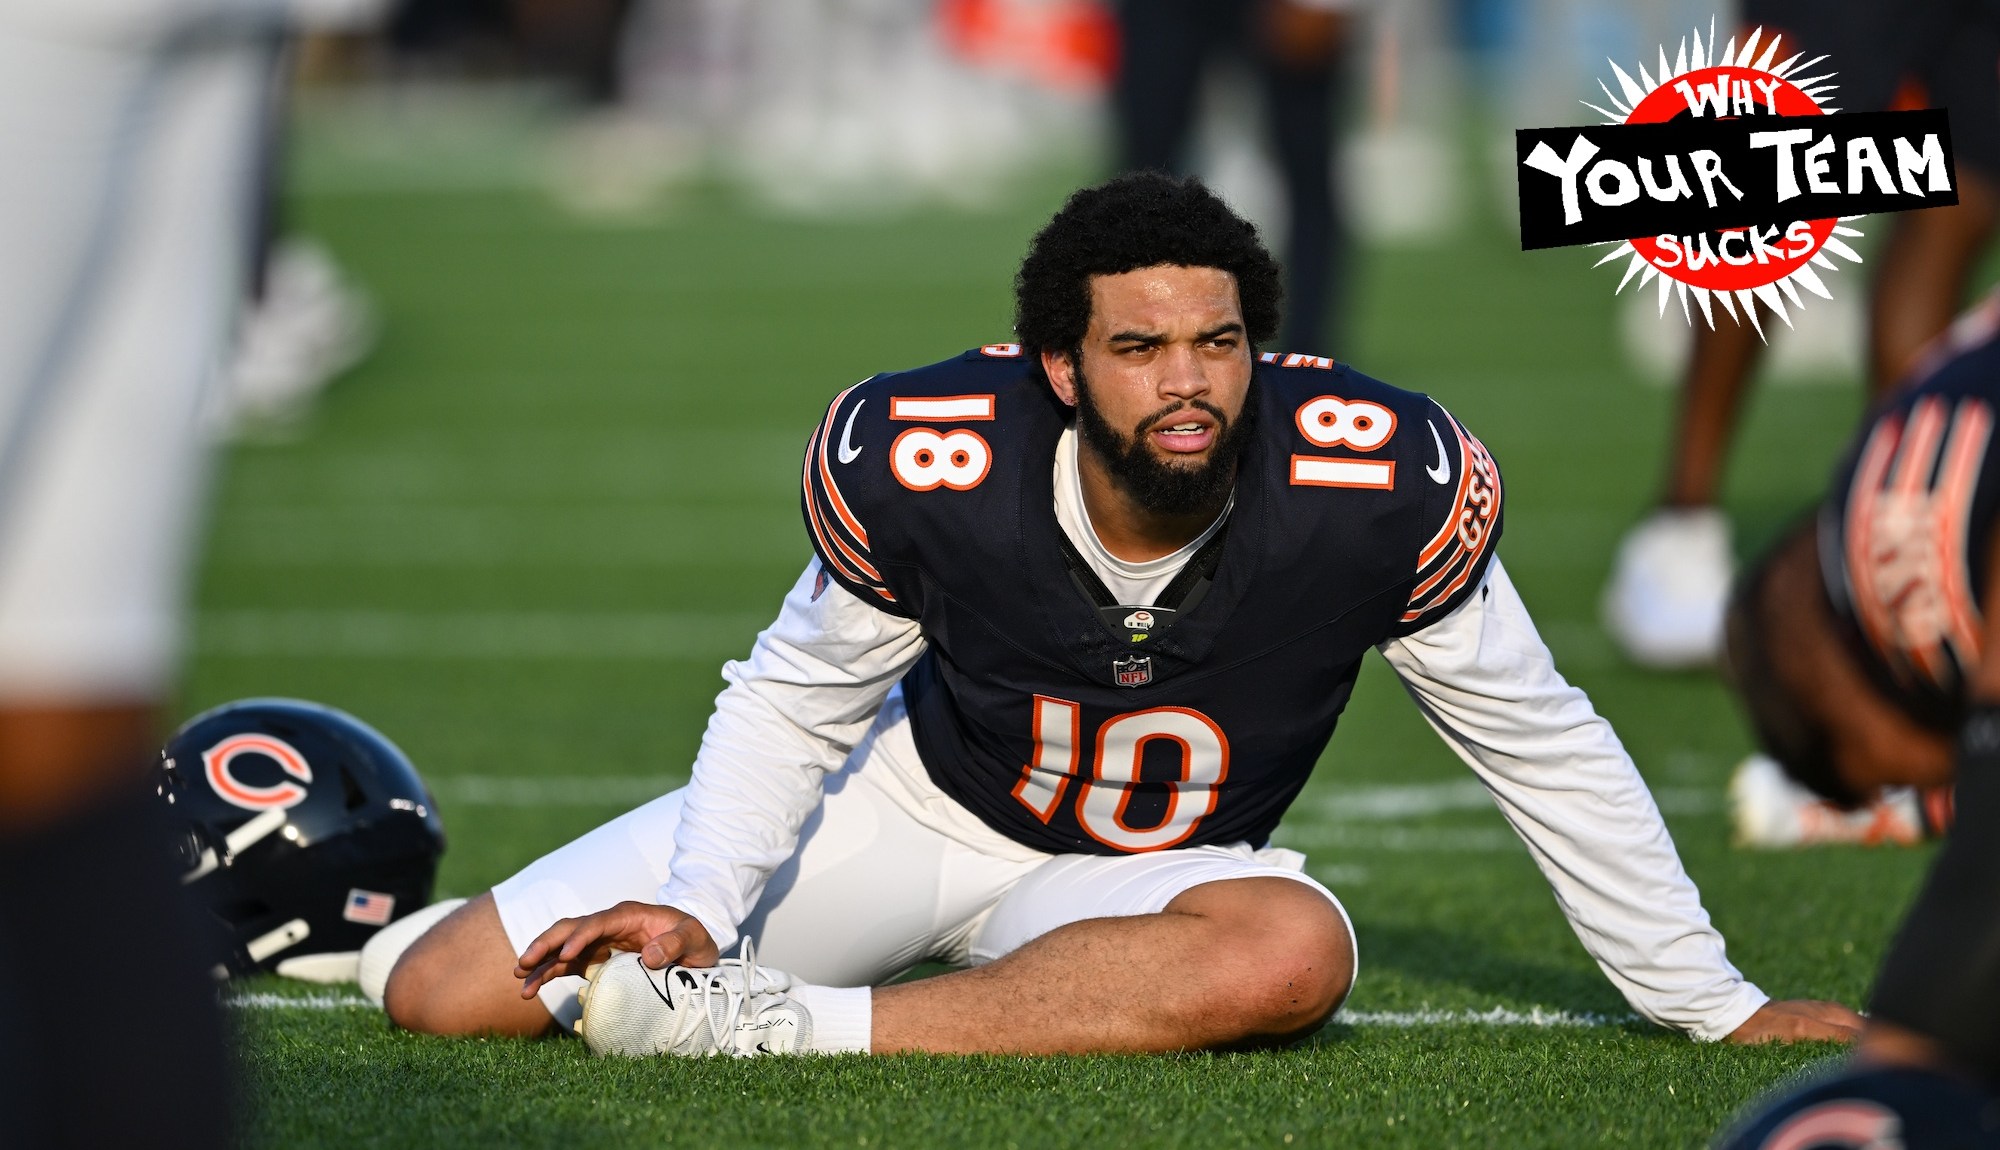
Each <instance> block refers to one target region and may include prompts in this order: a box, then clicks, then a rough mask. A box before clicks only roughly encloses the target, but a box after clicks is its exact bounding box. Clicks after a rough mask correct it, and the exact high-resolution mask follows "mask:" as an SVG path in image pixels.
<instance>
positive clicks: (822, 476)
mask: <svg viewBox="0 0 2000 1150" xmlns="http://www.w3.org/2000/svg"><path fill="white" fill-rule="evenodd" d="M860 386H861V385H860V384H858V383H857V384H855V385H854V386H853V387H850V388H848V389H847V390H846V391H843V392H841V393H840V394H839V395H837V396H835V397H834V399H833V402H832V403H831V404H828V405H827V409H826V418H825V419H823V420H821V421H820V424H819V426H818V427H817V428H815V429H814V430H813V433H812V438H810V439H808V440H807V441H806V457H805V465H804V476H803V484H802V486H803V496H802V498H803V499H804V503H805V516H806V525H807V527H808V528H809V529H810V532H811V534H812V544H813V550H814V551H816V552H818V554H819V557H820V561H821V562H822V563H824V564H825V565H826V568H827V571H828V572H829V573H830V574H832V575H834V576H836V577H837V578H839V580H840V581H841V582H842V583H843V584H845V585H847V586H848V587H849V588H850V589H852V590H854V591H855V593H856V594H858V595H861V596H863V597H864V598H869V597H871V596H872V597H873V598H876V599H879V600H881V601H882V602H884V603H894V602H895V601H896V597H895V596H894V595H893V594H891V593H890V592H889V588H888V587H887V586H886V585H885V584H884V583H883V581H882V572H881V571H879V570H877V569H876V567H875V564H874V561H873V557H872V556H871V554H870V552H869V542H868V529H867V527H866V526H864V525H863V524H862V522H861V520H860V519H859V518H858V517H857V516H856V515H855V513H854V509H853V506H852V504H850V503H849V501H848V500H847V498H846V496H844V495H843V494H842V493H841V490H840V482H839V480H838V478H837V474H836V469H837V468H839V467H841V466H842V465H843V464H844V463H845V460H844V459H843V456H844V455H845V453H846V451H847V447H846V442H847V437H848V436H849V434H850V429H851V428H852V426H853V422H854V419H855V417H856V416H858V415H859V414H860V411H861V407H862V405H863V404H865V403H866V402H867V400H866V399H865V398H852V399H851V398H850V397H853V396H854V393H855V391H856V389H857V388H859V387H860Z"/></svg>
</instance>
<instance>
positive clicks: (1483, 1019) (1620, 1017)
mask: <svg viewBox="0 0 2000 1150" xmlns="http://www.w3.org/2000/svg"><path fill="white" fill-rule="evenodd" d="M224 1001H225V1002H226V1003H227V1004H228V1005H229V1006H232V1007H234V1008H236V1009H238V1010H315V1011H326V1010H374V1009H376V1007H375V1005H374V1004H373V1003H371V1002H369V1001H368V1000H367V999H365V998H363V997H361V996H360V995H358V994H300V995H292V994H272V993H270V992H261V993H256V994H238V995H233V996H231V997H229V998H227V999H225V1000H224ZM1638 1017H1639V1016H1638V1015H1636V1014H1596V1013H1593V1012H1588V1011H1570V1010H1549V1009H1546V1008H1544V1007H1540V1006H1531V1007H1529V1008H1528V1009H1526V1010H1514V1009H1512V1008H1510V1007H1505V1006H1496V1007H1494V1008H1492V1009H1491V1010H1344V1011H1342V1012H1341V1013H1339V1014H1336V1015H1334V1018H1333V1021H1334V1022H1335V1023H1337V1024H1342V1025H1347V1026H1361V1027H1369V1026H1381V1027H1390V1028H1394V1029H1400V1030H1407V1029H1410V1028H1412V1027H1417V1026H1528V1027H1534V1028H1537V1029H1543V1030H1553V1029H1583V1028H1589V1027H1599V1026H1622V1025H1624V1024H1626V1023H1628V1022H1635V1021H1637V1020H1638Z"/></svg>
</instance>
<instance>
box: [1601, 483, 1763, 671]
mask: <svg viewBox="0 0 2000 1150" xmlns="http://www.w3.org/2000/svg"><path fill="white" fill-rule="evenodd" d="M1735 574H1736V560H1735V557H1734V554H1733V552H1732V550H1731V548H1730V543H1729V519H1728V517H1726V516H1724V515H1723V514H1722V512H1720V511H1718V510H1716V509H1715V508H1713V507H1698V508H1692V509H1668V510H1660V511H1655V512H1654V513H1653V514H1651V515H1649V516H1647V517H1646V518H1645V519H1644V520H1642V521H1641V522H1640V523H1639V525H1638V526H1636V527H1634V528H1632V530H1630V531H1628V532H1626V533H1625V538H1624V539H1623V540H1622V541H1621V542H1620V543H1619V544H1618V557H1617V559H1616V560H1615V561H1614V562H1613V564H1612V567H1611V581H1610V582H1609V583H1608V584H1606V586H1605V588H1604V603H1603V610H1604V627H1605V630H1607V631H1609V632H1610V633H1611V638H1612V639H1613V640H1614V641H1616V642H1617V644H1618V646H1619V648H1620V649H1621V650H1623V651H1624V652H1625V655H1626V657H1627V658H1629V659H1631V660H1632V661H1633V662H1634V663H1637V664H1639V665H1640V666H1642V667H1652V668H1655V669H1657V670H1674V669H1681V668H1688V667H1706V666H1710V665H1712V664H1714V663H1715V662H1716V661H1717V660H1718V659H1719V658H1720V657H1721V655H1722V621H1723V613H1724V611H1725V610H1726V609H1727V608H1728V605H1729V584H1730V581H1731V580H1732V579H1733V578H1734V577H1735Z"/></svg>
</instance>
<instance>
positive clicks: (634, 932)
mask: <svg viewBox="0 0 2000 1150" xmlns="http://www.w3.org/2000/svg"><path fill="white" fill-rule="evenodd" d="M924 646H925V643H924V639H923V635H922V632H921V630H920V629H919V628H918V626H917V624H916V623H915V622H914V621H913V620H909V619H904V618H901V617H900V616H894V615H890V614H887V613H886V612H883V611H879V610H877V609H875V608H874V607H871V606H869V605H868V604H866V603H863V602H861V601H860V600H859V599H857V598H855V597H854V596H853V595H852V594H850V593H848V592H847V591H845V590H844V589H842V588H841V587H840V585H839V584H837V583H831V582H829V581H827V580H826V579H824V578H822V577H821V575H820V568H819V564H818V562H817V561H815V562H814V563H812V564H811V565H809V566H808V567H807V569H806V572H805V574H804V575H803V576H801V577H800V579H799V581H798V583H797V584H796V585H795V586H794V587H793V588H792V591H791V593H790V594H789V595H787V596H786V597H785V605H784V608H783V610H782V611H781V612H780V613H779V615H778V618H777V621H776V622H774V623H772V624H771V626H770V627H769V628H768V629H766V630H765V631H764V632H763V634H761V635H759V636H758V637H757V643H756V645H755V647H754V648H753V649H752V650H751V653H750V657H749V658H748V659H746V660H742V661H732V662H730V663H727V664H725V665H724V666H723V670H722V675H723V678H724V679H725V680H726V681H727V682H728V684H729V685H728V686H727V687H726V688H724V690H723V692H722V694H721V695H720V696H718V697H717V699H716V703H715V713H714V714H713V715H712V716H711V717H710V719H709V723H708V729H707V731H706V732H705V733H704V734H703V735H702V741H701V751H700V753H699V754H698V755H697V756H696V757H695V762H694V772H693V777H692V779H691V780H690V781H689V783H688V786H687V789H686V790H685V791H684V792H683V803H684V805H683V808H682V813H681V819H680V825H679V829H678V830H677V831H676V832H675V835H674V853H673V858H672V860H671V862H670V863H669V864H668V874H669V875H670V876H671V877H670V878H669V879H668V881H667V883H666V885H664V886H662V887H661V888H660V891H659V893H658V895H657V896H656V901H654V902H649V903H642V902H625V903H620V904H618V905H617V906H615V907H610V908H607V909H605V910H603V911H599V912H598V913H596V914H591V915H586V916H584V917H583V918H578V919H563V920H561V921H559V922H556V923H554V924H553V925H551V926H550V927H549V928H548V929H547V930H545V931H543V932H542V934H541V935H540V936H538V937H537V938H536V939H535V940H534V941H533V942H531V943H530V944H529V945H528V947H527V948H526V949H525V950H523V951H522V953H521V956H520V959H519V962H518V964H517V968H516V971H515V976H516V977H517V978H521V979H523V980H524V986H523V988H522V994H523V997H527V996H530V995H532V994H533V993H534V992H535V990H537V989H538V988H539V987H540V986H541V985H542V984H543V983H544V982H546V981H548V980H549V979H552V978H559V977H562V976H564V975H569V974H582V973H583V971H584V969H585V968H586V967H588V966H589V965H590V964H591V963H592V962H595V961H599V960H601V959H602V957H603V956H604V955H605V954H606V953H607V952H609V951H611V950H630V951H637V952H639V954H640V955H641V956H642V958H644V959H645V961H646V962H648V963H649V964H650V965H652V966H654V967H656V968H657V967H660V966H665V965H666V964H667V963H669V962H680V963H683V964H685V965H689V966H706V965H711V964H713V963H714V962H715V961H716V959H717V958H719V957H720V956H721V954H722V952H724V951H727V950H728V949H729V948H730V947H732V946H734V945H735V944H736V941H737V937H738V935H737V930H738V927H739V926H740V924H741V923H742V922H743V920H744V919H745V918H747V917H748V916H749V913H750V908H751V907H752V906H754V905H755V904H756V901H757V898H758V896H759V895H760V894H762V893H763V889H764V883H765V882H766V880H768V879H769V877H770V874H771V872H772V871H773V870H776V869H777V867H778V866H779V865H780V864H781V863H783V862H784V861H785V860H786V859H788V858H790V857H791V855H792V853H793V851H794V850H795V849H796V846H797V843H798V835H799V829H800V827H802V826H803V825H804V823H805V820H806V819H807V818H808V817H809V816H810V815H811V814H812V812H813V810H814V809H815V808H817V807H818V806H819V803H820V798H821V795H822V786H823V783H824V779H825V776H826V773H827V772H828V771H832V770H837V769H838V768H839V767H840V766H841V764H842V763H843V762H845V761H846V759H847V756H848V754H849V753H850V752H851V751H852V750H853V749H854V747H855V744H857V743H858V742H860V740H861V738H862V737H863V736H864V735H865V734H866V733H867V731H868V728H869V725H870V724H871V723H872V722H873V721H874V719H875V715H876V712H878V711H879V710H880V709H881V706H882V701H883V699H885V698H886V697H887V696H888V694H889V691H890V689H891V688H892V687H894V686H895V684H896V682H897V681H898V680H899V679H901V678H902V676H903V673H904V672H905V671H907V670H909V667H910V665H911V664H912V663H914V662H916V660H917V658H918V656H920V655H922V654H923V651H924Z"/></svg>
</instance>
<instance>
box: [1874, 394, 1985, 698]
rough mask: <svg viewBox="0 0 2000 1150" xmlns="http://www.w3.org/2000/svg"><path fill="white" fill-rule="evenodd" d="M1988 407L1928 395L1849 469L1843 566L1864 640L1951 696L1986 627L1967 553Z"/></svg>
mask: <svg viewBox="0 0 2000 1150" xmlns="http://www.w3.org/2000/svg"><path fill="white" fill-rule="evenodd" d="M1992 436H1993V407H1992V404H1991V403H1989V402H1988V401H1987V400H1985V399H1983V398H1979V397H1977V396H1959V397H1957V398H1951V397H1947V396H1943V395H1936V394H1932V395H1926V396H1924V397H1922V398H1920V399H1918V400H1917V401H1916V402H1915V403H1914V404H1913V405H1912V406H1911V407H1910V408H1909V410H1908V411H1907V412H1906V413H1904V412H1893V413H1891V414H1888V415H1885V416H1883V417H1882V418H1881V419H1880V420H1879V421H1878V422H1877V423H1876V424H1875V426H1874V427H1873V428H1871V429H1870V430H1869V432H1868V436H1867V439H1866V440H1865V441H1864V442H1863V444H1862V446H1861V450H1860V452H1859V454H1858V455H1857V456H1856V459H1855V464H1854V475H1853V479H1852V480H1851V481H1850V482H1849V484H1848V487H1847V505H1846V508H1845V512H1844V514H1843V516H1842V522H1841V528H1842V530H1841V540H1840V555H1839V558H1840V563H1841V568H1842V569H1843V570H1844V572H1845V574H1846V578H1847V591H1848V601H1849V605H1850V607H1851V608H1852V610H1853V613H1854V617H1855V622H1856V624H1857V625H1858V626H1859V628H1860V630H1861V633H1862V635H1863V637H1864V638H1865V639H1866V641H1867V642H1868V644H1869V646H1871V647H1872V648H1873V649H1874V650H1875V652H1876V653H1877V654H1878V655H1880V656H1881V657H1882V658H1883V659H1884V660H1885V661H1886V662H1887V663H1888V664H1889V665H1890V668H1891V670H1892V671H1893V672H1894V673H1895V674H1896V675H1897V676H1898V677H1900V678H1903V679H1905V680H1906V681H1914V682H1915V683H1917V684H1919V685H1922V686H1925V687H1929V688H1935V689H1939V690H1942V691H1945V692H1954V691H1956V690H1957V689H1958V688H1959V686H1960V685H1961V683H1962V682H1963V679H1964V675H1965V674H1966V673H1967V672H1968V671H1969V670H1970V669H1971V668H1972V667H1973V666H1974V665H1976V664H1977V662H1978V660H1979V654H1980V646H1981V629H1982V622H1981V616H1980V610H1979V603H1978V601H1977V598H1976V596H1975V594H1974V583H1973V562H1974V557H1973V555H1972V554H1971V552H1970V543H1971V536H1972V527H1973V524H1972V511H1973V503H1974V501H1975V499H1976V497H1977V495H1978V489H1979V486H1980V485H1979V478H1980V470H1981V468H1982V466H1983V464H1984V463H1985V461H1986V452H1987V447H1988V444H1989V442H1990V440H1991V439H1992Z"/></svg>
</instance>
